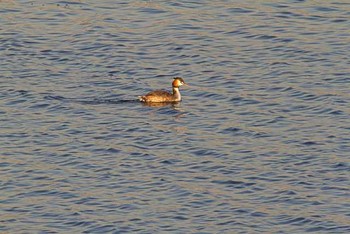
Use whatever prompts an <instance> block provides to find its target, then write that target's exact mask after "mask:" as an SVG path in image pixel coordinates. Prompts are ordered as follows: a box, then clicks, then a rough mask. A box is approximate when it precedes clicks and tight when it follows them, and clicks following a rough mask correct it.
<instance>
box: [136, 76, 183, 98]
mask: <svg viewBox="0 0 350 234" xmlns="http://www.w3.org/2000/svg"><path fill="white" fill-rule="evenodd" d="M172 85H173V93H170V92H167V91H164V90H154V91H151V92H149V93H147V94H146V95H144V96H140V97H139V100H140V101H141V102H146V103H166V102H180V101H181V94H180V90H179V87H180V86H182V85H187V84H186V83H185V81H184V80H183V79H182V78H181V77H174V81H173V83H172Z"/></svg>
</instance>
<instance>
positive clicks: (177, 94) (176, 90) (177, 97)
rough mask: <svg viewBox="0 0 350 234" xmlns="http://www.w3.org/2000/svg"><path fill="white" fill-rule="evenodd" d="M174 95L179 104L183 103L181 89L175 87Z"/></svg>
mask: <svg viewBox="0 0 350 234" xmlns="http://www.w3.org/2000/svg"><path fill="white" fill-rule="evenodd" d="M173 95H174V97H175V100H176V101H178V102H179V101H181V93H180V90H179V87H173Z"/></svg>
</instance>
